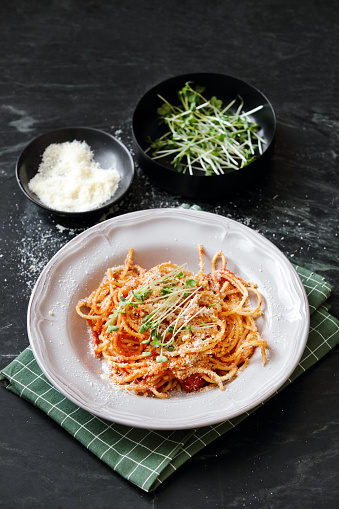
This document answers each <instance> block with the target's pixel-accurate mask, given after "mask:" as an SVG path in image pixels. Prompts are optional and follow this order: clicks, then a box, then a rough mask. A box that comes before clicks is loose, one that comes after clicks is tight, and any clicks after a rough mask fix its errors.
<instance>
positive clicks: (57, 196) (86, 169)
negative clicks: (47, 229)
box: [28, 140, 120, 212]
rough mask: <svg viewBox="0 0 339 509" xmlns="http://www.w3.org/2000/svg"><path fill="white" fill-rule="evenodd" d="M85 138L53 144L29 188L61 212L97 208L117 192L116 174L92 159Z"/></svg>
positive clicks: (117, 174)
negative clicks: (83, 139)
mask: <svg viewBox="0 0 339 509" xmlns="http://www.w3.org/2000/svg"><path fill="white" fill-rule="evenodd" d="M93 157H94V156H93V152H92V151H91V148H90V147H89V146H88V145H87V143H86V142H85V141H83V142H81V141H77V140H74V141H72V142H65V143H52V144H51V145H49V146H48V147H47V148H46V150H45V152H44V153H43V156H42V162H41V164H40V166H39V169H38V173H37V174H36V175H35V176H34V177H33V178H32V179H31V181H30V182H29V184H28V187H29V189H30V190H31V191H33V192H34V193H35V194H36V195H37V196H38V197H39V198H40V200H41V201H42V202H43V203H44V204H45V205H46V206H48V207H50V208H52V209H55V210H59V211H63V212H84V211H87V210H92V209H95V208H98V207H99V206H100V205H102V204H103V203H105V201H107V200H108V199H109V198H110V197H111V196H112V195H113V194H114V193H115V191H116V189H117V187H118V183H119V179H120V177H119V173H118V171H117V170H116V169H114V168H110V169H103V168H101V167H100V164H99V163H97V162H95V161H94V160H93Z"/></svg>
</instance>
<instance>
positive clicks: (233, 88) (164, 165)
mask: <svg viewBox="0 0 339 509" xmlns="http://www.w3.org/2000/svg"><path fill="white" fill-rule="evenodd" d="M187 81H192V82H194V84H195V85H201V86H204V87H205V88H206V89H205V91H204V92H203V95H204V96H205V97H207V98H208V99H209V98H210V97H212V96H216V97H217V98H218V99H221V100H222V101H223V104H224V106H226V105H227V104H228V103H229V102H231V101H232V100H233V99H235V98H236V97H237V96H238V95H240V96H241V97H242V99H243V100H244V108H243V109H244V111H245V112H246V111H247V112H250V111H252V110H253V109H255V108H256V107H258V106H260V105H262V106H263V107H262V108H261V109H260V110H259V111H257V112H255V113H253V114H252V115H250V119H251V120H252V121H254V122H255V123H256V124H258V126H259V131H258V134H259V135H260V136H261V137H262V138H263V139H264V140H265V144H264V145H263V151H262V154H261V155H258V157H257V158H256V159H255V160H254V161H253V162H251V163H249V164H248V165H247V166H245V167H243V168H241V169H239V170H234V171H230V172H229V173H225V174H224V175H211V176H206V175H204V174H202V175H189V174H186V173H185V174H183V173H178V172H177V170H175V169H174V168H173V166H172V165H171V162H170V159H167V160H166V159H165V158H162V159H158V160H153V159H152V158H151V154H150V152H148V153H145V150H146V149H147V148H148V147H149V141H148V140H149V139H151V140H155V139H157V138H159V137H160V136H162V135H163V134H165V132H166V131H167V128H166V126H164V125H160V124H159V115H158V113H157V108H159V107H160V106H162V105H163V101H162V100H161V99H160V98H159V97H158V94H159V95H161V96H162V97H163V98H165V99H166V100H167V101H168V102H170V103H171V104H173V105H178V104H179V100H178V92H179V90H180V89H181V88H182V87H183V86H184V85H185V83H186V82H187ZM132 129H133V145H134V146H133V148H134V151H135V155H136V160H137V161H138V163H139V165H140V167H141V168H142V169H143V170H144V172H145V173H146V174H147V175H148V176H149V177H150V178H151V179H152V180H153V182H154V183H155V184H157V185H159V186H160V187H162V188H164V189H166V190H167V191H169V192H171V193H174V194H180V195H182V196H187V197H190V198H198V199H208V200H213V199H218V200H221V199H222V198H223V197H225V196H227V195H229V194H230V193H231V192H234V191H237V190H239V189H242V188H244V187H248V186H251V185H253V183H254V182H255V181H256V180H257V179H258V178H259V177H261V176H262V175H263V173H265V171H266V170H267V169H268V167H269V160H270V156H271V154H272V150H273V144H274V138H275V131H276V118H275V113H274V110H273V108H272V105H271V104H270V102H269V101H268V99H267V98H266V97H265V96H264V95H263V94H262V93H261V92H260V91H259V90H257V89H256V88H254V87H253V86H251V85H249V84H247V83H245V82H244V81H241V80H239V79H237V78H234V77H232V76H226V75H222V74H213V73H212V74H211V73H195V74H185V75H182V76H176V77H174V78H171V79H168V80H166V81H163V82H162V83H160V84H158V85H156V86H155V87H153V88H151V89H150V90H149V91H148V92H147V93H146V94H145V95H144V96H143V97H142V98H141V100H140V101H139V103H138V104H137V106H136V109H135V111H134V115H133V125H132Z"/></svg>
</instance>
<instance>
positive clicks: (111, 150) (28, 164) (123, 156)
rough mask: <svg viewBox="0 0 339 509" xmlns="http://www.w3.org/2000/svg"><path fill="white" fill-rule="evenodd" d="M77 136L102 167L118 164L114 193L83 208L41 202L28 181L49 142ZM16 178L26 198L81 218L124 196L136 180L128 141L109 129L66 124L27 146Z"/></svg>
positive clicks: (115, 166)
mask: <svg viewBox="0 0 339 509" xmlns="http://www.w3.org/2000/svg"><path fill="white" fill-rule="evenodd" d="M74 140H77V141H85V142H86V143H87V144H88V145H89V147H90V148H91V150H92V151H93V154H94V160H95V162H98V163H99V164H100V166H101V168H103V169H105V168H116V169H117V171H118V173H119V175H120V181H119V185H118V189H117V190H116V192H115V193H114V195H113V196H112V197H111V198H110V199H109V200H107V201H106V202H105V203H104V204H103V205H101V206H100V207H97V208H95V209H91V210H86V211H81V212H65V211H60V210H55V209H52V208H50V207H48V206H46V205H45V204H44V203H42V202H41V201H40V199H39V197H38V196H36V194H34V193H33V192H32V191H31V190H30V189H29V187H28V184H29V181H30V180H31V179H32V178H33V177H34V176H35V174H36V173H37V171H38V168H39V166H40V163H41V160H42V155H43V153H44V151H45V149H46V148H47V147H48V146H49V145H51V144H52V143H64V142H72V141H74ZM16 178H17V182H18V184H19V186H20V188H21V190H22V191H23V192H24V194H25V195H26V196H27V198H29V200H31V201H32V202H33V203H35V204H36V205H38V206H39V207H42V208H43V209H45V210H47V211H48V212H51V213H54V214H58V215H60V216H67V217H74V218H76V217H78V218H80V217H83V216H87V215H89V214H93V213H99V212H103V211H104V210H106V209H107V208H109V207H111V206H112V205H113V204H114V203H116V202H118V201H119V200H121V198H122V197H123V196H124V195H125V194H126V192H127V191H128V189H129V188H130V186H131V184H132V182H133V178H134V162H133V159H132V156H131V154H130V153H129V151H128V150H127V148H126V147H125V145H123V143H121V142H120V141H119V140H117V139H116V138H114V136H112V135H110V134H109V133H106V132H104V131H100V130H99V129H92V128H89V127H66V128H63V129H57V130H55V131H51V132H49V133H46V134H43V135H41V136H39V137H38V138H35V139H34V140H33V141H31V142H30V143H29V144H28V145H27V146H26V148H25V149H24V150H23V152H22V153H21V155H20V157H19V159H18V162H17V165H16Z"/></svg>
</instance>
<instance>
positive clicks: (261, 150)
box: [132, 73, 276, 200]
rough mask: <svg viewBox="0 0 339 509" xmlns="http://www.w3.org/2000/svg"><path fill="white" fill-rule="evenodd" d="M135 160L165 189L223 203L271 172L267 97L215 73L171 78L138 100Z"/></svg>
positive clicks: (272, 130)
mask: <svg viewBox="0 0 339 509" xmlns="http://www.w3.org/2000/svg"><path fill="white" fill-rule="evenodd" d="M132 130H133V145H134V151H135V155H136V159H137V162H138V164H139V166H140V167H141V168H142V170H143V171H144V172H145V173H146V174H147V175H148V176H149V177H150V179H151V180H152V181H153V182H154V183H155V184H157V185H159V186H160V187H162V188H164V189H166V190H167V191H169V192H171V193H174V194H179V195H182V196H186V197H189V198H198V199H202V200H203V199H206V200H213V199H217V200H222V198H223V197H226V196H227V195H229V194H230V193H231V192H235V191H238V190H241V189H244V188H245V187H250V186H253V185H254V184H255V182H256V181H257V180H258V179H259V177H261V176H262V175H263V174H264V173H265V172H266V171H267V170H268V168H269V166H270V159H271V155H272V151H273V145H274V139H275V131H276V118H275V113H274V110H273V107H272V105H271V103H270V102H269V100H268V99H267V98H266V97H265V95H264V94H263V93H262V92H260V91H259V90H258V89H257V88H255V87H253V86H251V85H249V84H248V83H245V82H244V81H242V80H240V79H238V78H235V77H232V76H227V75H222V74H215V73H193V74H185V75H182V76H176V77H174V78H170V79H168V80H166V81H163V82H162V83H160V84H158V85H156V86H154V87H153V88H151V89H150V90H149V91H148V92H146V94H145V95H144V96H143V97H142V98H141V99H140V101H139V102H138V104H137V106H136V109H135V111H134V115H133V122H132Z"/></svg>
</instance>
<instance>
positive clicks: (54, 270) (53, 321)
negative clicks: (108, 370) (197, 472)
mask: <svg viewBox="0 0 339 509" xmlns="http://www.w3.org/2000/svg"><path fill="white" fill-rule="evenodd" d="M198 243H201V244H202V245H203V248H204V251H205V270H206V272H207V271H209V269H210V261H211V258H212V256H213V255H214V254H215V253H216V252H217V251H219V250H220V249H222V250H223V252H224V254H225V255H226V258H227V260H228V264H227V267H228V268H229V269H230V270H232V271H233V272H235V273H236V274H237V275H239V276H240V277H243V278H244V279H246V280H248V281H252V282H255V283H257V284H258V286H259V290H260V291H261V293H262V294H263V297H264V302H263V311H264V315H263V317H260V318H259V319H257V321H256V323H257V326H258V329H259V331H260V333H261V334H262V336H263V337H264V338H265V339H266V340H267V342H268V345H269V350H268V362H267V365H266V366H264V367H263V366H262V362H261V354H260V351H259V349H257V351H256V352H255V353H254V355H253V356H252V358H251V361H250V364H249V366H248V367H247V369H246V370H245V371H243V372H242V373H241V374H240V375H239V376H238V377H237V378H236V379H235V380H233V381H231V382H230V383H228V384H227V385H226V387H225V390H224V391H220V390H219V389H218V388H216V389H210V390H207V391H205V392H201V393H196V394H189V395H187V394H180V395H178V396H175V397H170V398H169V399H167V400H160V399H156V398H150V397H143V396H137V395H133V394H130V393H127V392H123V391H121V390H118V389H116V388H115V387H112V384H110V383H108V382H107V381H105V380H104V379H103V378H102V376H101V375H102V362H101V361H100V360H98V359H97V358H95V357H94V356H93V355H92V354H91V352H90V347H89V344H90V341H89V332H88V330H87V326H86V322H85V320H83V319H82V318H80V317H79V316H78V315H77V313H76V311H75V306H76V304H77V302H78V301H79V300H80V299H81V298H83V297H85V296H87V295H88V294H89V293H90V292H91V291H92V290H94V289H95V288H96V287H97V286H98V285H99V284H100V282H101V280H102V278H103V275H104V273H105V271H106V269H107V268H108V267H112V266H115V265H119V264H122V263H123V262H124V260H125V257H126V254H127V252H128V249H129V248H131V247H132V248H134V250H135V251H134V253H135V254H134V259H135V262H136V263H138V264H140V265H141V266H143V267H145V268H151V267H152V266H154V265H155V264H158V263H160V262H163V261H172V262H174V263H177V264H182V263H184V262H187V263H188V266H189V269H190V270H192V271H194V272H197V271H198V269H199V266H198V248H197V245H198ZM308 330H309V307H308V302H307V297H306V294H305V290H304V287H303V285H302V283H301V281H300V279H299V277H298V275H297V273H296V272H295V270H294V269H293V267H292V265H291V264H290V262H289V261H288V260H287V259H286V258H285V256H284V255H283V254H282V253H281V252H280V251H279V250H278V249H277V248H276V247H275V246H274V245H273V244H271V243H270V242H269V241H268V240H266V239H265V238H264V237H262V236H261V235H259V234H258V233H256V232H254V231H252V230H251V229H250V228H248V227H246V226H244V225H242V224H239V223H237V222H235V221H233V220H231V219H227V218H225V217H222V216H217V215H214V214H210V213H207V212H201V211H194V210H184V209H156V210H144V211H139V212H133V213H130V214H126V215H123V216H119V217H116V218H113V219H110V220H108V221H105V222H103V223H100V224H97V225H96V226H93V227H92V228H90V229H88V230H87V231H85V232H84V233H82V234H80V235H79V236H77V237H76V238H74V239H73V240H71V241H70V242H69V243H68V244H67V245H66V246H64V247H63V248H62V249H61V250H60V251H59V252H58V253H57V254H56V255H55V256H54V257H53V258H52V259H51V260H50V262H49V263H48V265H47V266H46V268H45V269H44V271H43V272H42V274H41V276H40V277H39V279H38V281H37V283H36V285H35V288H34V290H33V292H32V296H31V299H30V304H29V308H28V334H29V339H30V343H31V347H32V349H33V352H34V355H35V358H36V360H37V362H38V364H39V366H40V368H41V369H42V371H43V372H44V374H45V375H46V376H47V378H48V379H49V380H50V382H51V383H52V384H53V385H54V386H55V387H56V388H57V389H58V390H59V391H60V392H61V393H62V394H63V395H64V396H66V397H67V398H69V399H70V400H71V401H73V402H74V403H76V404H77V405H79V406H80V407H82V408H84V409H85V410H88V412H91V413H92V414H95V415H98V416H100V417H102V418H105V419H108V420H110V421H114V422H117V423H121V424H126V425H130V426H136V427H140V428H152V429H184V428H195V427H200V426H206V425H210V424H215V423H217V422H221V421H224V420H227V419H230V418H233V417H235V416H237V415H239V414H241V413H243V412H246V411H248V410H250V409H251V408H253V407H255V406H256V405H258V404H259V403H261V402H263V401H264V400H265V399H267V398H268V397H269V396H271V395H272V394H273V393H274V392H275V391H277V389H279V387H281V386H282V385H283V383H284V382H285V381H286V380H287V379H288V377H289V376H290V375H291V373H292V372H293V370H294V368H295V367H296V365H297V364H298V361H299V360H300V357H301V355H302V353H303V351H304V348H305V345H306V341H307V336H308Z"/></svg>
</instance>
